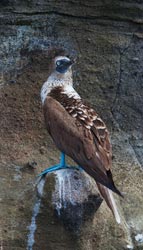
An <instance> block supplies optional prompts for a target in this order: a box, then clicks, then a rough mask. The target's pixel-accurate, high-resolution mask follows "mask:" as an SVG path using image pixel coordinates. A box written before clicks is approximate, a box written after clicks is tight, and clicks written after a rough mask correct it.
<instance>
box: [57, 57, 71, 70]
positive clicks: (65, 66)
mask: <svg viewBox="0 0 143 250" xmlns="http://www.w3.org/2000/svg"><path fill="white" fill-rule="evenodd" d="M72 64H73V62H72V61H71V60H70V59H69V58H68V57H66V56H57V57H56V58H55V59H54V67H55V70H56V71H57V72H58V73H60V74H65V73H66V72H67V71H68V70H69V69H71V65H72Z"/></svg>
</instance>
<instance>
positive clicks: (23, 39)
mask: <svg viewBox="0 0 143 250" xmlns="http://www.w3.org/2000/svg"><path fill="white" fill-rule="evenodd" d="M53 48H59V49H64V50H65V51H66V53H67V54H69V55H70V56H71V57H76V58H77V61H76V64H75V66H74V69H73V71H74V81H75V88H76V89H77V90H78V92H79V93H80V94H81V95H82V97H84V98H85V99H88V101H90V102H91V103H92V104H93V106H94V108H95V109H96V110H97V111H98V113H100V114H101V116H102V118H103V119H104V121H105V122H106V123H107V125H108V127H109V130H110V131H111V137H112V144H113V174H114V176H115V181H116V183H117V185H118V187H119V189H120V190H121V191H122V192H123V193H124V194H125V198H124V200H121V201H120V206H121V210H122V211H123V213H124V217H125V220H126V221H127V223H128V226H129V228H128V230H129V231H128V230H127V231H128V233H129V235H128V237H125V236H123V235H122V233H121V234H120V232H119V231H120V230H119V229H117V228H118V226H117V225H115V223H114V220H112V217H111V215H110V212H109V214H108V212H106V213H105V211H106V210H107V209H106V205H103V204H102V205H101V208H100V209H99V210H100V211H99V216H100V219H101V225H100V224H98V225H97V231H96V241H92V243H90V246H91V247H93V248H94V247H96V249H100V250H102V249H106V248H105V247H107V246H108V248H107V249H123V248H124V247H127V245H130V247H131V245H132V243H133V246H134V249H142V248H143V245H142V244H143V242H142V241H143V240H142V234H143V212H142V211H143V200H142V193H143V178H142V177H143V173H142V165H143V156H142V155H143V133H142V132H143V125H142V119H143V109H142V107H143V98H142V97H143V70H142V65H143V3H142V1H140V0H136V1H133V0H130V1H119V0H118V1H113V0H112V1H107V0H105V1H91V0H90V1H75V0H73V1H62V2H61V1H45V0H41V1H38V0H37V1H28V0H26V1H19V0H15V1H11V0H6V1H4V0H3V1H1V2H0V59H1V60H0V100H1V105H0V142H1V146H0V149H1V162H0V171H1V182H2V184H1V194H2V197H1V202H2V206H1V207H2V210H1V218H2V219H1V221H2V223H1V225H2V236H1V246H3V248H4V249H21V250H22V249H25V248H26V244H27V243H26V241H27V225H28V224H29V223H30V218H31V211H32V205H33V202H32V199H29V197H33V191H32V183H33V179H34V177H35V176H36V174H37V173H39V172H40V171H41V170H42V169H44V168H45V167H47V166H49V165H51V164H53V163H54V162H57V161H58V152H57V151H55V147H54V145H53V143H52V141H51V140H50V138H49V136H48V135H47V132H46V130H45V128H44V122H43V116H42V109H41V104H40V98H39V91H40V88H41V85H42V83H43V82H44V81H45V80H46V79H47V77H48V65H49V56H48V52H49V50H51V49H53ZM36 163H37V169H35V168H33V166H35V165H36ZM30 190H31V191H30ZM109 229H110V230H109ZM105 235H106V236H105ZM104 237H105V238H104ZM130 237H131V238H132V240H131V241H132V243H131V242H130V243H125V238H128V239H129V238H130ZM129 241H130V240H129ZM109 246H110V247H109ZM128 247H129V246H128ZM87 249H92V248H87Z"/></svg>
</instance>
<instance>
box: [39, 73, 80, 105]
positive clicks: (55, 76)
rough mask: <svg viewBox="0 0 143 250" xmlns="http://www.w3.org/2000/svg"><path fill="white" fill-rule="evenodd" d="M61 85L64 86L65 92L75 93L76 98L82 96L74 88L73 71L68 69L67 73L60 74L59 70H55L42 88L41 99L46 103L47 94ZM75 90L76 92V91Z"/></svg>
mask: <svg viewBox="0 0 143 250" xmlns="http://www.w3.org/2000/svg"><path fill="white" fill-rule="evenodd" d="M58 86H61V87H63V91H64V93H66V94H67V95H68V94H69V95H71V93H72V95H73V94H74V96H75V98H76V99H77V98H80V97H79V95H78V94H77V92H76V91H75V90H74V89H73V79H72V72H71V71H68V72H66V73H65V74H60V73H57V72H53V73H52V74H51V75H50V76H49V77H48V79H47V81H46V82H45V83H44V84H43V86H42V89H41V100H42V103H43V104H44V101H45V99H46V97H47V95H48V94H49V93H50V92H51V91H52V90H53V89H54V88H55V87H58ZM74 92H75V93H74Z"/></svg>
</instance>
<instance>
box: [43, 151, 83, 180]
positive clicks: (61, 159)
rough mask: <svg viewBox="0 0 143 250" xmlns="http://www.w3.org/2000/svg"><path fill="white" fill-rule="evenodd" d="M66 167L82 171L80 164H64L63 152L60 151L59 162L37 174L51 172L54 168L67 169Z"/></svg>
mask: <svg viewBox="0 0 143 250" xmlns="http://www.w3.org/2000/svg"><path fill="white" fill-rule="evenodd" d="M67 168H74V169H77V170H79V171H83V169H82V167H80V166H76V167H74V166H68V165H66V163H65V154H64V153H61V158H60V163H59V164H57V165H54V166H51V167H49V168H46V169H45V170H44V171H42V172H41V173H40V174H39V175H38V176H39V177H40V176H43V175H45V174H48V173H51V172H54V171H56V170H60V169H67Z"/></svg>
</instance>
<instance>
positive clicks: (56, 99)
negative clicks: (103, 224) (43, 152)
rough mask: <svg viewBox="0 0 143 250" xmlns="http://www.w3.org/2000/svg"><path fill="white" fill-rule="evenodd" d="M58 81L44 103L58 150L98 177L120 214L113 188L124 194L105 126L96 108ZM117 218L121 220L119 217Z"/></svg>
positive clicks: (100, 189)
mask: <svg viewBox="0 0 143 250" xmlns="http://www.w3.org/2000/svg"><path fill="white" fill-rule="evenodd" d="M56 74H57V73H56ZM60 77H61V75H60ZM64 77H65V76H64ZM59 83H60V84H57V79H56V86H53V87H52V88H50V91H49V92H48V93H47V96H46V98H45V99H44V102H43V110H44V117H45V122H46V126H47V129H48V132H49V134H50V135H51V137H52V138H53V140H54V142H55V144H56V146H57V147H58V149H59V150H60V151H62V152H64V153H65V154H66V155H68V156H70V157H71V158H72V159H73V160H74V161H75V162H76V163H77V164H78V165H80V166H82V168H83V169H84V170H85V171H86V172H87V173H88V174H89V175H90V176H91V177H93V178H94V179H95V181H96V182H97V186H98V188H99V191H100V193H101V195H102V197H103V198H104V199H105V200H106V203H107V205H108V206H109V207H110V209H111V210H112V212H113V214H114V215H115V217H118V212H117V211H116V210H117V209H116V206H115V204H114V203H115V202H114V200H113V197H112V195H111V193H110V190H112V191H113V192H115V193H117V194H119V195H121V193H120V191H119V190H118V189H117V188H116V187H115V185H114V182H113V179H112V173H111V157H112V149H111V144H110V140H109V133H108V130H107V128H106V125H105V123H104V122H103V121H102V119H101V118H100V117H99V115H98V114H97V113H96V112H95V111H94V109H92V108H91V107H90V106H89V105H88V104H86V103H85V102H84V101H83V100H82V99H81V98H77V96H76V98H75V96H74V94H73V95H71V94H69V95H68V94H67V92H66V91H65V88H64V84H63V85H62V84H61V82H59ZM53 85H54V84H53ZM75 93H76V92H75ZM109 189H110V190H109ZM116 220H117V221H118V222H119V218H116Z"/></svg>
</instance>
